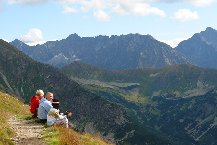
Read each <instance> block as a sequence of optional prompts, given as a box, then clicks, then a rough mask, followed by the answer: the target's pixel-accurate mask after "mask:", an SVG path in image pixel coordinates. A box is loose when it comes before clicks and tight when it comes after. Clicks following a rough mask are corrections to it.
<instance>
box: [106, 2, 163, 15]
mask: <svg viewBox="0 0 217 145" xmlns="http://www.w3.org/2000/svg"><path fill="white" fill-rule="evenodd" d="M110 7H111V9H112V11H113V12H114V13H116V14H120V15H123V14H133V15H139V16H148V15H158V16H162V17H163V16H166V14H165V12H164V11H163V10H160V9H159V8H156V7H152V6H150V5H149V4H148V3H147V2H145V1H140V0H134V1H133V0H125V1H124V0H118V1H117V0H116V1H115V0H111V1H110Z"/></svg>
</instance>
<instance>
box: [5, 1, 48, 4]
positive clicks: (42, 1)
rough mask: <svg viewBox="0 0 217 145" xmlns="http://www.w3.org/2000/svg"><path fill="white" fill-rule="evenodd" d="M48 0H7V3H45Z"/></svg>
mask: <svg viewBox="0 0 217 145" xmlns="http://www.w3.org/2000/svg"><path fill="white" fill-rule="evenodd" d="M46 2H48V0H8V3H9V4H23V5H35V4H42V3H46Z"/></svg>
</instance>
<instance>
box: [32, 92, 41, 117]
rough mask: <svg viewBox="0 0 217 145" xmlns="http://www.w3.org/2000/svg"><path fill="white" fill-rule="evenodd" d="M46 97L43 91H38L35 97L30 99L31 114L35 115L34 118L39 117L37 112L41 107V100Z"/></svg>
mask: <svg viewBox="0 0 217 145" xmlns="http://www.w3.org/2000/svg"><path fill="white" fill-rule="evenodd" d="M43 96H44V92H43V90H40V89H39V90H37V91H36V93H35V95H34V96H32V97H31V99H30V112H31V113H32V114H33V115H32V117H33V118H36V117H37V110H38V107H39V102H40V100H41V98H42V97H43Z"/></svg>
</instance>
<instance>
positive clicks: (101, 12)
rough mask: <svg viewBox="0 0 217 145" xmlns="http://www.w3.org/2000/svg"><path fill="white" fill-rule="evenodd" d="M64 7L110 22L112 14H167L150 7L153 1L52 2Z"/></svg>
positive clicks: (26, 1)
mask: <svg viewBox="0 0 217 145" xmlns="http://www.w3.org/2000/svg"><path fill="white" fill-rule="evenodd" d="M8 1H9V3H10V4H23V5H34V4H42V3H46V2H48V1H49V0H8ZM50 1H54V2H58V3H60V4H61V5H63V11H62V12H63V13H75V12H83V13H86V12H92V11H93V12H94V16H96V17H97V18H100V19H104V20H108V19H109V16H108V15H107V14H106V13H110V14H118V15H120V14H129V15H138V16H148V15H157V16H161V17H162V16H165V15H166V14H165V12H164V11H163V10H161V9H159V8H157V7H153V6H151V5H150V1H151V0H50Z"/></svg>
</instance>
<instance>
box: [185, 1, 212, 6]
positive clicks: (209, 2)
mask: <svg viewBox="0 0 217 145" xmlns="http://www.w3.org/2000/svg"><path fill="white" fill-rule="evenodd" d="M185 1H186V2H190V3H192V4H193V5H195V6H198V7H205V6H210V5H211V4H212V3H213V2H214V0H185Z"/></svg>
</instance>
